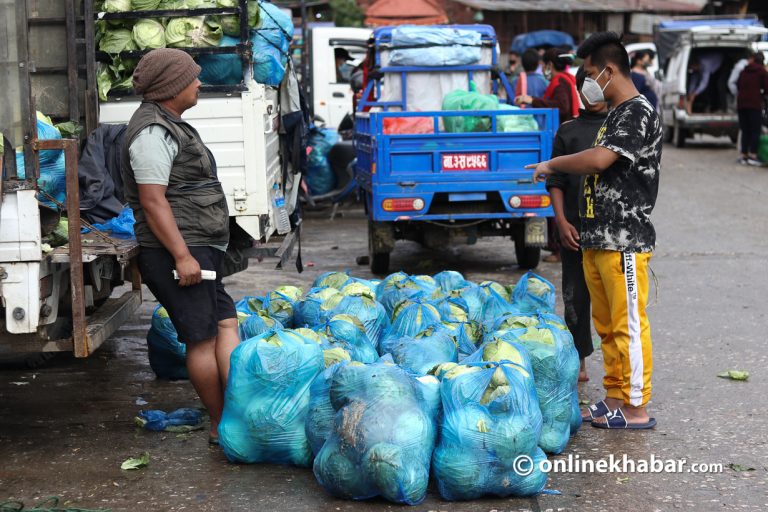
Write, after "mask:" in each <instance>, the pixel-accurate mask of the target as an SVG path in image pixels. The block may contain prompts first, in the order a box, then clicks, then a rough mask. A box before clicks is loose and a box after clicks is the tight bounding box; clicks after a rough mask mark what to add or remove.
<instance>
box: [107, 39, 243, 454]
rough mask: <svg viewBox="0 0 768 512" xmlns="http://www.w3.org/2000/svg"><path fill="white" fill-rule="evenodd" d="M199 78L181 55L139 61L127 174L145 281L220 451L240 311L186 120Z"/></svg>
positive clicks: (210, 169) (205, 172)
mask: <svg viewBox="0 0 768 512" xmlns="http://www.w3.org/2000/svg"><path fill="white" fill-rule="evenodd" d="M199 73H200V66H198V65H197V64H196V63H195V61H194V60H193V59H192V57H190V56H189V54H187V53H186V52H183V51H181V50H177V49H171V48H162V49H157V50H152V51H151V52H149V53H147V54H146V55H144V56H143V57H142V58H141V60H140V61H139V63H138V65H137V66H136V70H135V71H134V73H133V88H134V91H135V92H136V94H137V95H141V96H142V97H143V101H142V102H141V105H140V106H139V108H138V109H137V110H136V112H135V113H134V114H133V116H132V117H131V120H130V122H129V123H128V128H127V129H126V132H125V144H124V146H123V152H122V173H123V184H124V187H125V197H126V199H127V201H128V203H129V204H130V206H131V208H132V209H133V212H134V216H135V217H136V224H135V226H134V231H135V233H136V239H137V241H138V243H139V246H140V252H139V257H138V262H139V271H140V273H141V277H142V279H143V281H144V283H145V284H146V285H147V287H148V288H149V289H150V291H151V292H152V294H153V295H154V296H155V297H156V298H157V300H158V301H159V302H160V304H162V305H163V307H165V309H166V310H167V312H168V315H169V317H170V319H171V321H172V322H173V325H174V327H175V328H176V332H177V334H178V338H179V341H181V342H183V343H185V344H186V349H187V369H188V371H189V380H190V381H191V382H192V385H193V386H194V388H195V390H196V391H197V393H198V394H199V395H200V400H201V401H202V403H203V405H205V407H206V408H207V409H208V412H209V414H210V417H211V432H210V438H209V442H211V443H212V444H216V443H218V435H217V429H218V423H219V420H220V419H221V413H222V409H223V407H224V387H225V385H226V381H227V375H228V373H229V357H230V354H231V353H232V350H233V349H234V348H235V347H236V346H237V344H238V343H239V335H238V328H237V320H236V318H237V314H236V312H235V305H234V303H233V301H232V298H231V297H230V296H229V295H228V294H227V292H226V291H225V289H224V285H223V284H222V282H221V274H222V272H221V270H222V268H221V267H222V262H223V260H224V254H225V251H226V249H227V244H228V243H229V212H228V210H227V202H226V198H225V196H224V190H223V189H222V186H221V183H220V182H219V179H218V177H217V174H216V161H215V159H214V157H213V154H212V153H211V152H210V151H209V150H208V148H207V147H206V146H205V144H203V141H202V140H201V138H200V135H199V134H198V133H197V130H195V129H194V128H193V127H192V126H191V125H190V124H188V123H187V122H186V121H184V120H183V119H182V118H181V116H182V114H183V113H184V112H185V111H186V110H188V109H190V108H192V107H194V106H195V105H196V104H197V97H198V91H199V88H200V81H199V80H198V79H197V76H198V75H199ZM174 270H175V271H176V273H177V274H178V279H176V278H175V277H174ZM201 270H208V271H215V272H216V278H215V280H203V278H202V273H201Z"/></svg>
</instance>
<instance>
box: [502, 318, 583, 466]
mask: <svg viewBox="0 0 768 512" xmlns="http://www.w3.org/2000/svg"><path fill="white" fill-rule="evenodd" d="M551 316H554V315H551ZM555 318H557V317H555ZM495 336H498V337H501V338H505V339H506V338H511V339H512V340H513V341H515V342H516V343H519V344H520V345H522V346H524V347H525V348H526V349H527V350H528V354H529V356H530V360H531V367H532V369H533V375H534V378H535V381H536V395H537V397H538V399H539V406H540V408H541V414H542V420H543V424H542V429H541V439H540V440H539V446H540V447H541V448H542V449H543V450H544V451H545V452H547V453H551V454H558V453H561V452H562V451H563V450H564V449H565V447H566V446H567V444H568V441H569V439H570V436H571V429H572V426H573V425H572V420H573V413H574V408H573V406H574V392H575V389H576V384H577V380H578V376H579V354H578V352H577V351H576V347H575V346H574V345H573V338H571V334H570V332H568V329H567V327H566V328H565V330H561V329H558V328H557V327H554V326H553V325H550V324H548V323H546V322H545V321H544V319H539V323H538V324H537V325H536V326H531V327H526V328H522V329H514V330H510V331H498V332H497V333H496V334H495ZM577 403H578V402H577ZM580 419H581V418H580V417H579V420H580Z"/></svg>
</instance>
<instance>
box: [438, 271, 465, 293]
mask: <svg viewBox="0 0 768 512" xmlns="http://www.w3.org/2000/svg"><path fill="white" fill-rule="evenodd" d="M433 279H434V280H435V282H436V283H437V284H438V286H440V289H441V290H443V291H444V292H445V293H450V292H452V291H453V290H460V289H462V288H464V287H465V286H467V284H468V281H467V280H466V279H464V276H463V275H461V273H459V272H456V271H455V270H443V271H442V272H438V273H437V274H435V275H434V276H433Z"/></svg>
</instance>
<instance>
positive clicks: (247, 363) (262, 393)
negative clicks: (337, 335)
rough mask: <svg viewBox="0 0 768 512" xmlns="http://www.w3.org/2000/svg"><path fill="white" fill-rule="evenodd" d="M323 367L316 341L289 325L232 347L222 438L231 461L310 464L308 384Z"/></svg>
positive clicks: (220, 424)
mask: <svg viewBox="0 0 768 512" xmlns="http://www.w3.org/2000/svg"><path fill="white" fill-rule="evenodd" d="M324 368H325V365H324V363H323V352H322V348H321V347H320V345H318V344H317V343H316V342H314V341H311V340H307V339H305V338H304V337H303V336H301V335H299V334H297V333H295V332H293V331H290V330H283V331H269V332H266V333H264V334H262V335H261V336H257V337H255V338H251V339H249V340H246V341H244V342H242V343H240V344H239V345H238V346H237V347H236V348H235V350H234V351H233V352H232V358H231V367H230V371H229V380H228V382H227V388H226V392H225V397H224V412H223V415H222V418H221V423H219V443H220V444H221V447H222V449H223V450H224V455H226V457H227V459H229V460H230V461H231V462H245V463H257V462H272V463H276V464H292V465H296V466H304V467H309V466H311V464H312V449H311V448H310V446H309V441H308V440H307V435H306V433H305V431H304V424H305V421H306V417H307V411H308V408H309V387H310V385H311V384H312V381H313V380H314V379H315V377H316V376H317V375H319V374H320V373H321V372H322V371H323V370H324Z"/></svg>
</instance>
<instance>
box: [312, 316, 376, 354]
mask: <svg viewBox="0 0 768 512" xmlns="http://www.w3.org/2000/svg"><path fill="white" fill-rule="evenodd" d="M314 331H316V332H318V333H319V334H321V335H322V336H324V338H325V340H326V341H325V343H324V348H334V347H341V348H343V349H344V350H346V351H347V352H349V354H350V356H352V360H353V361H359V362H361V363H372V362H374V361H375V360H376V359H378V357H379V354H378V353H377V352H376V349H375V348H373V344H372V343H371V340H369V339H368V335H367V334H366V333H365V327H364V326H363V323H362V322H361V321H360V320H358V319H357V318H355V317H354V316H352V315H336V316H333V317H331V318H329V319H328V320H326V321H325V322H324V323H323V324H321V325H318V326H316V327H315V328H314Z"/></svg>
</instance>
